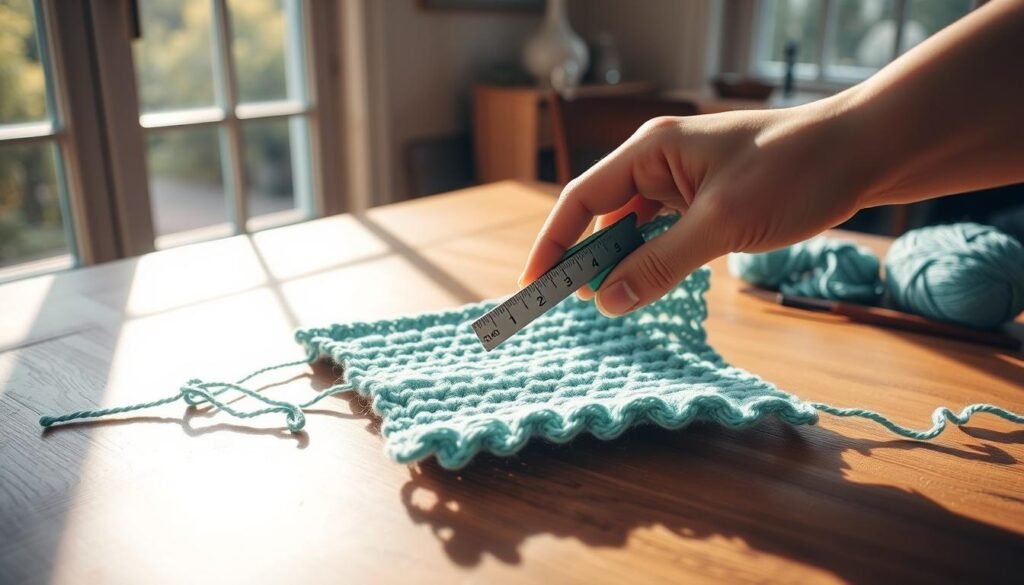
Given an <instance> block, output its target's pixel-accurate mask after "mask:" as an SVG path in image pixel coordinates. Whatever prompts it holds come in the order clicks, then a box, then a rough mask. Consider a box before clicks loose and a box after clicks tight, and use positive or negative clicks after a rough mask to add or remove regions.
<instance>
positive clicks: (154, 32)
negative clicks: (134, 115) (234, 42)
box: [132, 0, 216, 112]
mask: <svg viewBox="0 0 1024 585" xmlns="http://www.w3.org/2000/svg"><path fill="white" fill-rule="evenodd" d="M212 11H213V2H211V0H139V19H140V24H141V25H142V38H141V39H139V40H137V41H135V43H134V46H133V47H132V48H133V51H134V55H135V71H136V76H137V77H138V83H139V106H140V108H141V110H142V111H143V112H156V111H161V110H170V109H181V108H193V107H199V106H211V105H214V103H215V101H214V98H215V95H216V94H215V92H214V84H213V39H212V30H213V28H212V24H211V19H212V15H213V12H212Z"/></svg>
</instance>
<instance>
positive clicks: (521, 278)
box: [516, 272, 526, 288]
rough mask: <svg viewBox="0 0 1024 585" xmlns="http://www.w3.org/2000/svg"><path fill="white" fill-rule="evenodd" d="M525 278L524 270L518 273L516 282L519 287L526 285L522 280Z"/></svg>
mask: <svg viewBox="0 0 1024 585" xmlns="http://www.w3.org/2000/svg"><path fill="white" fill-rule="evenodd" d="M525 280H526V273H525V272H524V273H522V274H520V275H519V278H517V279H516V284H518V285H519V288H523V287H524V286H526V283H525V282H523V281H525Z"/></svg>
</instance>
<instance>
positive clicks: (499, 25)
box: [371, 0, 541, 200]
mask: <svg viewBox="0 0 1024 585" xmlns="http://www.w3.org/2000/svg"><path fill="white" fill-rule="evenodd" d="M371 1H373V2H375V1H377V0H371ZM380 4H381V5H382V6H381V8H382V13H381V15H380V16H381V17H382V25H383V26H382V27H381V29H382V30H381V31H380V32H381V33H382V35H381V36H382V37H383V47H382V50H383V53H384V55H383V62H382V65H383V69H384V76H383V78H384V83H385V85H386V87H385V89H384V92H383V93H385V94H386V96H385V98H384V99H385V100H386V103H387V112H388V114H387V126H388V129H387V131H386V132H387V134H388V136H389V142H390V144H389V145H388V146H387V148H386V150H387V155H386V156H387V157H388V159H389V164H388V166H389V167H390V173H389V174H390V182H391V189H390V190H391V192H392V194H393V195H394V196H393V200H394V199H401V198H403V197H404V195H405V193H407V189H406V185H405V169H404V166H403V149H404V148H405V145H406V144H407V143H408V142H409V141H410V140H412V139H415V138H420V137H426V136H433V135H439V134H452V133H455V132H459V131H462V130H465V131H468V130H469V124H470V99H469V96H470V88H471V87H472V84H473V82H474V81H475V80H477V79H479V78H480V77H481V76H482V75H483V74H484V73H485V72H486V71H487V70H488V68H490V67H492V66H493V65H495V64H498V63H518V62H519V60H520V58H519V52H520V48H521V47H522V46H523V44H524V43H525V41H526V39H527V38H528V37H529V36H530V35H531V34H532V33H533V31H534V30H536V29H537V27H538V26H539V24H540V20H541V15H540V14H538V13H517V12H486V11H483V12H470V11H436V10H434V11H424V10H421V9H420V8H419V7H418V6H417V2H416V0H384V1H381V2H380Z"/></svg>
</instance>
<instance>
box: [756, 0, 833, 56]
mask: <svg viewBox="0 0 1024 585" xmlns="http://www.w3.org/2000/svg"><path fill="white" fill-rule="evenodd" d="M761 6H762V13H761V27H762V28H761V59H762V60H763V61H785V50H786V43H787V42H789V41H794V42H795V43H796V44H797V54H796V55H797V56H796V60H797V62H798V63H811V64H816V63H817V61H818V57H817V55H818V27H819V26H820V23H821V10H822V3H821V0H768V1H766V2H763V3H762V4H761Z"/></svg>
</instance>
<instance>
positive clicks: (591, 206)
mask: <svg viewBox="0 0 1024 585" xmlns="http://www.w3.org/2000/svg"><path fill="white" fill-rule="evenodd" d="M630 147H631V141H627V142H626V143H625V144H623V145H622V146H620V147H619V148H618V149H616V150H615V151H614V152H612V154H610V155H608V156H607V157H605V158H604V159H603V160H602V161H601V162H599V163H597V164H596V165H594V166H593V167H591V168H590V169H589V170H587V172H585V173H583V174H582V175H580V177H579V178H577V179H576V180H574V181H572V182H571V183H569V184H568V185H566V187H565V189H563V190H562V194H561V196H559V198H558V201H557V202H556V203H555V206H554V208H553V209H552V210H551V213H550V214H549V215H548V218H547V221H545V222H544V227H542V228H541V230H540V233H539V234H538V235H537V239H536V241H535V242H534V243H533V248H532V250H530V255H529V257H528V259H527V261H526V268H525V269H524V270H523V275H522V276H521V277H520V278H519V284H520V286H524V285H526V284H528V283H530V282H533V281H534V280H536V279H537V278H538V277H540V275H542V274H544V272H545V271H547V270H548V269H550V268H551V267H552V266H554V265H555V264H556V263H557V262H558V260H559V258H561V257H562V255H563V254H565V251H566V250H568V249H569V248H570V247H572V246H573V244H575V243H576V240H578V239H579V237H580V235H581V234H582V233H583V231H584V230H585V229H587V226H588V225H590V221H591V220H592V219H593V218H594V217H595V216H598V215H602V214H605V213H609V212H612V211H615V210H616V209H618V208H620V207H622V206H623V205H625V204H626V203H627V202H628V201H629V200H630V199H631V198H632V197H633V195H635V194H636V192H637V190H636V185H634V184H633V171H632V159H633V152H632V150H631V148H630Z"/></svg>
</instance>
